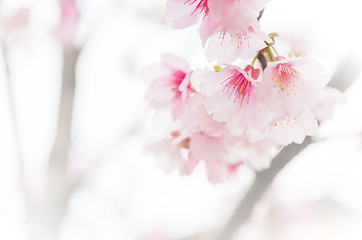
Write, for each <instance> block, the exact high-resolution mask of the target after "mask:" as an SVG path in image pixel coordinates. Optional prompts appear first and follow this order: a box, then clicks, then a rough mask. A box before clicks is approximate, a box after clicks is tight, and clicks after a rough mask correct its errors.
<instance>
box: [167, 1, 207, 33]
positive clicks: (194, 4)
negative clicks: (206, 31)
mask: <svg viewBox="0 0 362 240" xmlns="http://www.w3.org/2000/svg"><path fill="white" fill-rule="evenodd" d="M209 11H210V10H209V6H208V0H168V1H167V3H166V16H167V17H168V18H169V19H170V21H171V22H172V27H173V28H185V27H189V26H191V25H194V24H196V23H197V22H198V21H199V19H200V18H202V19H205V18H206V17H207V16H208V14H209Z"/></svg>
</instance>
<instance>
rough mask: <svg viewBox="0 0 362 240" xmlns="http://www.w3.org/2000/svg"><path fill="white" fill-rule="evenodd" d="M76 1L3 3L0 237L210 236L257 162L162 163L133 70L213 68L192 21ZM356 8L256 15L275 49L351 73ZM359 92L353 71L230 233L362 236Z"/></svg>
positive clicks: (320, 6) (307, 6)
mask: <svg viewBox="0 0 362 240" xmlns="http://www.w3.org/2000/svg"><path fill="white" fill-rule="evenodd" d="M71 2H72V1H71V0H69V1H66V0H64V1H58V0H2V1H0V28H1V30H0V32H1V57H0V239H15V240H27V239H41V240H43V239H50V240H52V239H59V240H79V239H87V240H100V239H101V240H116V239H117V240H120V239H122V240H123V239H125V240H128V239H130V240H171V239H175V240H176V239H177V240H178V239H190V240H191V239H207V237H209V236H211V235H213V233H214V232H215V231H217V230H218V229H220V228H222V226H223V225H224V224H225V223H226V221H227V220H228V218H229V217H230V215H231V214H232V212H233V210H234V208H235V207H236V205H237V204H238V202H239V201H240V200H241V199H242V197H243V196H244V194H245V193H246V191H247V189H248V187H249V186H250V184H251V182H252V180H253V178H254V173H253V172H252V171H251V170H249V169H247V168H241V169H240V171H239V172H238V174H237V175H236V176H233V177H230V178H229V179H227V181H225V182H223V183H219V184H216V185H215V184H211V183H210V182H208V181H207V176H206V173H205V166H203V165H202V164H201V165H199V166H198V167H197V168H196V170H195V172H194V173H193V174H192V175H191V176H186V177H185V176H180V175H179V173H178V172H177V171H174V172H170V173H164V172H163V171H162V170H161V169H160V168H159V167H158V166H157V161H156V157H155V156H153V155H151V154H149V153H148V152H147V151H145V146H146V145H147V144H148V143H150V142H152V141H153V140H155V139H157V138H158V137H160V136H162V126H163V124H164V123H163V122H161V123H160V122H159V121H161V120H160V119H157V118H156V119H155V118H154V117H153V116H154V113H153V112H152V110H151V109H149V108H148V106H147V103H146V102H145V100H144V93H145V90H146V89H147V84H146V83H145V82H144V81H143V80H142V79H141V78H140V71H141V69H142V68H143V67H145V66H147V65H149V64H151V63H153V62H155V61H158V60H159V59H160V58H159V55H160V54H161V53H163V52H173V53H175V54H178V55H180V56H182V57H184V58H186V59H188V60H189V62H190V64H191V67H192V68H201V67H204V66H212V64H213V63H208V62H207V61H206V59H205V57H204V53H203V49H202V46H201V42H200V40H199V36H198V33H197V27H191V28H188V29H183V30H172V29H171V27H170V24H169V23H168V22H167V20H166V19H165V17H164V9H165V2H166V0H143V1H142V0H78V1H77V2H76V7H77V12H78V14H75V15H73V14H72V8H71V7H69V6H71V4H70V5H69V6H68V5H66V4H69V3H71ZM62 4H65V5H62ZM360 10H361V7H360V6H359V2H358V1H354V0H344V1H337V0H332V1H330V0H320V1H315V0H314V1H313V0H304V1H297V0H273V1H271V2H270V3H269V4H268V5H267V8H266V9H265V11H264V15H263V17H262V19H261V27H262V29H263V30H264V31H265V32H267V33H270V32H278V33H279V35H280V37H279V38H278V39H277V41H278V44H277V47H278V49H279V50H280V51H279V52H281V53H283V54H287V53H288V51H289V49H290V47H293V48H294V49H298V51H303V52H304V53H305V54H306V55H307V56H310V57H312V58H315V59H316V60H317V61H319V62H320V63H321V64H322V65H324V66H325V68H326V69H327V70H328V71H329V72H331V73H333V72H335V71H336V70H337V69H338V68H340V69H341V70H344V73H346V74H347V75H348V74H349V73H351V74H352V75H353V74H354V73H355V72H359V69H360V68H361V60H360V56H361V53H362V51H361V47H360V41H361V37H362V32H361V31H362V30H361V27H360V23H361V22H362V15H361V14H360ZM67 14H68V15H67ZM343 63H344V64H343ZM341 64H342V65H341ZM341 66H342V67H341ZM355 75H356V74H355ZM356 76H357V75H356ZM64 79H71V80H72V81H73V82H72V81H71V82H70V83H69V82H68V83H67V82H66V81H65V80H64ZM340 81H342V82H343V81H344V79H343V76H342V77H341V79H340ZM72 83H73V85H72ZM67 84H68V85H67ZM74 84H75V85H74ZM62 86H63V90H62ZM64 86H66V87H64ZM73 91H74V94H72V92H73ZM361 92H362V79H361V77H360V76H358V77H357V78H356V79H355V81H354V82H353V84H352V85H351V86H350V88H349V89H348V90H347V91H346V93H345V103H344V104H340V105H338V106H336V107H335V111H334V114H333V117H332V118H331V119H330V120H327V121H326V122H324V123H323V124H322V125H321V128H320V131H319V132H318V134H317V136H316V137H315V139H316V141H317V142H316V143H314V144H313V145H311V146H309V147H308V148H307V149H306V150H305V151H303V152H302V153H301V154H299V155H298V156H297V157H296V158H295V159H294V160H293V161H292V162H291V163H290V164H289V165H288V166H287V167H286V168H285V169H284V170H283V171H282V172H281V173H280V174H279V176H278V177H277V179H276V180H275V181H274V183H273V184H272V186H271V188H270V189H269V190H268V192H267V194H266V195H265V196H264V198H263V199H262V200H261V201H260V202H259V203H258V205H257V207H256V208H255V211H253V214H252V217H251V218H250V220H249V221H248V222H247V223H246V224H244V225H243V226H242V227H241V228H240V230H239V231H238V234H237V236H235V239H237V240H239V239H268V240H269V239H278V240H283V239H288V240H289V239H329V240H333V239H356V240H357V239H362V190H361V189H362V135H361V133H362V95H361ZM59 106H61V107H62V109H63V110H61V111H59V109H60V108H59Z"/></svg>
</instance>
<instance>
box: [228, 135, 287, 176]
mask: <svg viewBox="0 0 362 240" xmlns="http://www.w3.org/2000/svg"><path fill="white" fill-rule="evenodd" d="M235 140H236V141H237V143H236V144H235V145H234V146H233V150H232V151H233V152H234V153H233V154H235V155H236V156H239V158H240V159H242V161H243V162H244V163H245V165H247V166H249V167H250V168H252V169H253V170H256V171H261V170H264V169H267V168H269V166H270V163H271V161H272V158H273V154H275V152H276V151H277V150H278V149H279V148H280V145H279V144H278V143H277V142H276V141H275V140H274V139H272V138H270V137H265V138H263V139H261V140H258V141H256V142H251V141H250V140H249V138H248V137H247V136H241V137H237V138H235Z"/></svg>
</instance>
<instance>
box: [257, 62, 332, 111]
mask: <svg viewBox="0 0 362 240" xmlns="http://www.w3.org/2000/svg"><path fill="white" fill-rule="evenodd" d="M329 79H330V76H329V75H328V74H327V72H326V71H325V70H324V69H323V67H322V66H320V64H318V63H317V62H315V61H312V60H309V59H306V58H302V57H297V58H294V59H286V58H285V57H276V58H275V60H274V61H273V62H269V63H268V66H267V68H266V69H265V71H264V75H263V81H262V84H261V86H260V92H261V95H263V97H264V98H265V99H268V103H269V104H268V106H269V108H270V109H271V110H275V111H277V112H278V113H279V114H299V113H302V112H304V111H305V109H308V110H310V111H311V110H312V109H314V108H315V107H316V106H317V103H318V99H319V97H318V92H319V89H320V88H322V87H324V86H325V85H326V84H327V82H328V81H329Z"/></svg>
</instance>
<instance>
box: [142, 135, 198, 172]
mask: <svg viewBox="0 0 362 240" xmlns="http://www.w3.org/2000/svg"><path fill="white" fill-rule="evenodd" d="M178 136H179V132H177V131H176V132H173V133H172V134H171V136H170V137H167V138H164V139H162V140H160V141H158V142H155V143H153V144H151V145H149V146H148V148H147V150H148V151H150V152H152V153H155V154H156V155H157V163H158V165H159V166H160V167H161V168H163V169H164V170H165V171H172V170H174V169H175V168H178V169H179V171H180V173H181V174H186V175H188V174H190V173H191V172H192V171H193V169H194V168H195V166H196V165H197V163H198V160H196V159H195V158H193V157H192V156H191V154H190V152H189V148H190V139H189V138H184V139H182V140H180V139H177V137H178Z"/></svg>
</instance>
